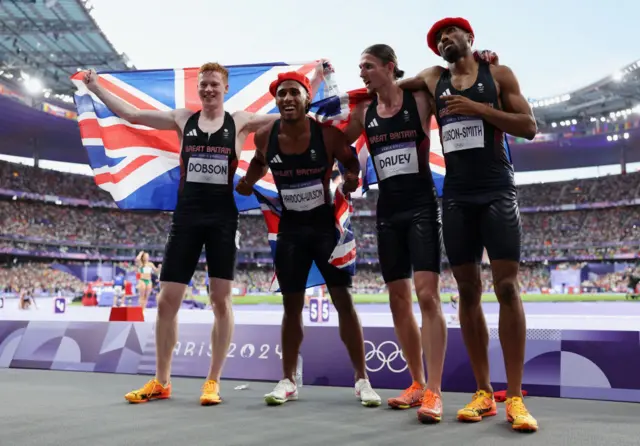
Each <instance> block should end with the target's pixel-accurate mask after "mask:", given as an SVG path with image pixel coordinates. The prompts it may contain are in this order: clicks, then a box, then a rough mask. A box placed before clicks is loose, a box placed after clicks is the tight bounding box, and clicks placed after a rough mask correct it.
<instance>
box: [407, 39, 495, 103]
mask: <svg viewBox="0 0 640 446" xmlns="http://www.w3.org/2000/svg"><path fill="white" fill-rule="evenodd" d="M473 57H474V59H475V60H484V61H485V62H487V63H489V64H491V65H494V66H498V65H499V63H500V59H499V57H498V55H497V54H496V53H495V52H494V51H491V50H482V51H477V50H476V51H474V52H473ZM443 71H444V68H443V67H441V66H438V65H436V66H433V67H430V68H426V69H424V70H422V71H421V72H419V73H418V74H416V75H415V76H413V77H408V78H406V79H402V80H399V81H398V82H397V84H398V87H400V88H402V89H403V90H409V91H420V90H426V91H428V92H430V93H431V95H432V96H433V92H435V89H436V84H437V83H438V79H439V78H440V75H441V74H442V72H443Z"/></svg>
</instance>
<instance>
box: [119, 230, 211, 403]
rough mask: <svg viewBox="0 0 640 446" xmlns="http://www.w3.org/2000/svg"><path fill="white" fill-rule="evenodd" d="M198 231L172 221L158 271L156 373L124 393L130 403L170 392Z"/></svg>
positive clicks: (199, 248)
mask: <svg viewBox="0 0 640 446" xmlns="http://www.w3.org/2000/svg"><path fill="white" fill-rule="evenodd" d="M200 234H201V232H200V231H197V230H194V229H193V228H191V227H188V226H183V225H175V224H173V225H172V227H171V232H170V234H169V238H168V240H167V245H166V247H165V253H164V261H163V268H162V271H161V273H160V293H159V294H158V314H157V316H156V330H155V336H156V376H155V378H154V379H152V380H150V381H149V382H147V384H145V385H144V386H143V387H142V388H140V389H137V390H134V391H132V392H130V393H128V394H127V395H125V399H126V400H127V401H129V402H131V403H144V402H147V401H150V400H153V399H166V398H169V397H170V396H171V382H170V381H171V359H172V356H173V349H174V348H175V345H176V342H177V341H178V311H179V310H180V305H181V304H182V299H183V297H184V294H185V291H186V289H187V284H188V283H189V280H190V279H191V276H193V272H194V271H195V269H196V265H197V263H198V258H199V257H200V252H201V251H202V245H203V239H202V237H201V236H200Z"/></svg>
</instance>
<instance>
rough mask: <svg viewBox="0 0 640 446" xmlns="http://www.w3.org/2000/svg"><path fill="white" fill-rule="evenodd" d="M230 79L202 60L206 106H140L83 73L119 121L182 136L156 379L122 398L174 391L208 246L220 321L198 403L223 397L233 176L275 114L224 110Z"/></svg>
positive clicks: (233, 241) (232, 259) (234, 216)
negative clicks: (179, 347) (191, 288)
mask: <svg viewBox="0 0 640 446" xmlns="http://www.w3.org/2000/svg"><path fill="white" fill-rule="evenodd" d="M318 72H320V73H321V72H322V61H321V62H320V63H319V64H318V67H317V68H316V74H317V73H318ZM321 80H322V78H321V76H317V75H316V76H314V82H313V84H314V89H317V88H318V87H319V86H320V82H321ZM228 81H229V73H228V71H227V69H226V68H225V67H223V66H222V65H220V64H217V63H207V64H204V65H203V66H202V67H201V68H200V71H199V74H198V85H197V88H198V95H199V97H200V101H201V105H202V109H201V110H200V111H196V112H195V113H194V111H193V110H191V109H187V108H179V109H176V110H171V111H155V110H154V111H152V110H138V109H136V108H134V107H132V106H131V105H129V104H128V103H126V102H124V101H122V100H120V99H118V98H117V97H116V96H115V95H113V94H112V93H110V92H109V91H108V90H107V89H106V88H104V87H102V86H100V85H99V84H98V77H97V75H96V73H95V72H93V71H89V72H87V74H86V75H85V78H84V82H85V84H86V85H87V88H88V89H89V90H90V91H92V92H93V93H94V94H96V96H98V97H99V98H100V99H101V100H102V102H104V104H105V105H106V106H107V107H108V108H109V109H110V110H111V111H112V112H114V113H115V114H116V115H118V116H119V117H120V118H122V119H125V120H127V121H129V122H130V123H133V124H141V125H143V126H147V127H152V128H154V129H158V130H172V131H174V132H175V133H176V135H177V136H178V138H180V140H181V141H182V144H181V152H180V169H181V172H180V186H179V192H178V197H177V205H176V208H175V210H174V213H173V220H172V224H171V229H170V233H169V237H168V239H167V244H166V247H165V253H164V259H163V268H162V270H161V273H160V281H161V289H160V293H159V295H158V313H157V326H156V376H155V378H153V379H152V380H150V381H149V382H147V383H146V384H145V385H144V386H143V387H142V388H140V389H137V390H134V391H132V392H129V393H128V394H127V395H125V399H126V400H127V401H129V402H131V403H144V402H147V401H149V400H152V399H167V398H169V397H170V396H171V383H170V369H171V359H172V356H173V349H174V347H175V344H176V342H177V333H176V330H177V313H178V310H179V309H180V305H181V302H182V299H183V297H184V295H185V291H186V289H187V285H188V284H189V282H190V280H191V278H192V276H193V273H194V271H195V269H196V266H197V264H198V261H199V259H200V254H201V252H202V248H203V246H204V248H205V254H206V259H207V270H208V275H209V277H210V282H211V285H210V293H209V298H210V301H211V304H212V307H213V312H214V315H215V325H214V327H213V330H212V333H211V344H212V352H211V364H210V368H209V373H208V375H207V379H206V381H205V384H204V386H203V387H202V395H201V397H200V404H202V405H214V404H218V403H220V402H222V399H221V397H220V386H219V382H220V376H221V374H222V367H223V365H224V362H225V359H226V357H227V353H228V350H229V345H230V343H231V335H232V332H233V327H234V317H233V311H232V305H231V286H232V283H233V278H234V270H235V263H236V251H237V249H238V244H239V240H238V232H237V230H238V210H237V208H236V204H235V200H234V197H233V178H234V173H235V170H236V167H237V165H238V159H239V154H240V151H241V150H242V146H243V145H244V142H245V139H246V137H247V136H248V135H249V134H250V133H252V132H255V131H256V130H257V129H258V128H260V127H261V126H263V125H265V124H268V123H272V122H274V121H275V119H277V118H278V116H277V115H273V114H271V115H257V114H253V113H248V112H245V111H236V112H234V113H233V114H230V113H227V112H226V111H225V110H224V96H225V94H226V93H227V92H228V91H229V84H228ZM160 193H161V192H160Z"/></svg>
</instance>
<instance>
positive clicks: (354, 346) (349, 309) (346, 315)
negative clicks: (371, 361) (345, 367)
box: [329, 286, 367, 381]
mask: <svg viewBox="0 0 640 446" xmlns="http://www.w3.org/2000/svg"><path fill="white" fill-rule="evenodd" d="M329 295H330V296H331V301H332V302H333V306H334V307H335V309H336V311H337V312H338V324H339V330H340V339H341V340H342V342H343V343H344V345H345V347H346V348H347V351H348V353H349V358H350V359H351V363H352V364H353V369H354V370H355V374H356V376H355V379H356V381H358V380H360V379H367V371H366V368H365V360H364V335H363V333H362V325H361V324H360V318H359V317H358V313H357V312H356V307H355V305H354V304H353V298H352V297H351V292H350V291H349V288H347V287H345V286H332V287H329Z"/></svg>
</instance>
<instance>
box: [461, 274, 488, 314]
mask: <svg viewBox="0 0 640 446" xmlns="http://www.w3.org/2000/svg"><path fill="white" fill-rule="evenodd" d="M458 291H459V292H460V306H464V307H474V306H478V305H480V303H481V301H482V281H481V280H480V279H470V280H458Z"/></svg>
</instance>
